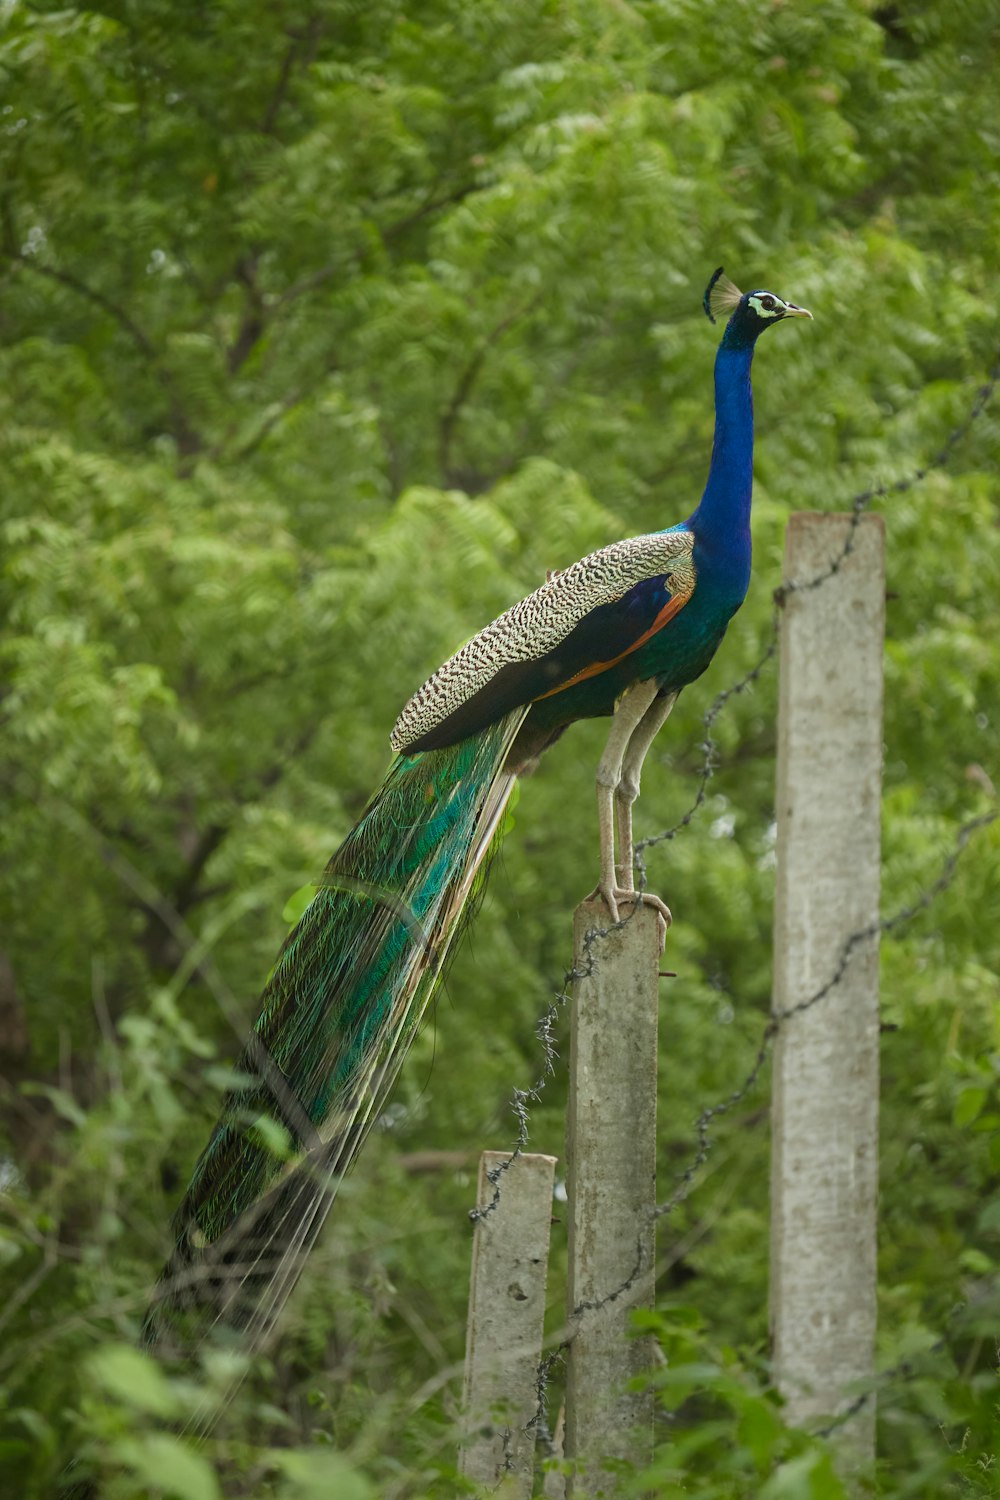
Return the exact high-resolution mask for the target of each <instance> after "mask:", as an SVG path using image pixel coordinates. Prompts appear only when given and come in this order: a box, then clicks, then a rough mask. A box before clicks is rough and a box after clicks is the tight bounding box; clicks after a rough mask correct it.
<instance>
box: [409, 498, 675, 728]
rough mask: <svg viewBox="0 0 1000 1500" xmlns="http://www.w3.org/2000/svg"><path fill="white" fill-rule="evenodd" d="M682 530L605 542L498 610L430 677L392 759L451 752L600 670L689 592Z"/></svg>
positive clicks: (664, 618) (666, 615)
mask: <svg viewBox="0 0 1000 1500" xmlns="http://www.w3.org/2000/svg"><path fill="white" fill-rule="evenodd" d="M693 548H694V537H693V536H692V534H691V532H690V531H686V530H684V529H683V528H678V529H676V530H672V531H657V532H650V533H647V534H645V535H643V536H637V537H629V538H628V539H627V540H625V541H621V542H612V543H611V545H610V546H608V547H602V548H600V550H599V551H597V552H591V553H590V554H589V555H588V556H587V557H584V558H581V560H580V561H579V562H577V563H573V565H572V566H571V567H569V568H566V569H565V571H564V572H561V573H557V574H555V575H554V576H552V577H550V578H549V579H548V580H547V581H546V582H545V583H543V584H542V586H541V587H540V588H538V589H536V590H535V592H534V593H533V594H529V595H528V597H527V598H526V599H522V600H520V602H519V603H517V604H514V605H512V606H511V608H510V609H508V610H505V611H504V613H503V614H502V615H500V616H498V618H497V619H495V620H494V621H493V622H492V623H491V624H489V625H487V626H486V628H485V629H484V630H481V631H480V632H479V634H478V635H476V636H473V638H472V640H470V641H468V642H466V644H465V645H464V646H463V647H462V648H461V650H459V651H456V653H455V655H454V656H452V657H450V658H449V659H448V661H446V662H445V663H444V665H443V666H441V667H439V668H438V670H437V671H436V672H435V673H434V674H433V676H432V677H429V678H428V679H427V681H426V682H425V683H424V684H423V686H422V687H421V688H418V690H417V691H416V692H415V693H414V695H413V697H412V698H411V699H410V701H409V703H407V705H406V707H405V708H404V709H403V711H402V713H401V714H400V716H399V718H398V719H397V720H396V725H395V727H394V729H393V731H392V737H391V744H392V748H393V749H394V750H396V751H399V752H403V753H413V752H416V751H418V750H431V749H436V748H438V747H440V746H442V745H448V744H453V743H455V741H457V740H460V739H463V738H464V737H465V736H466V735H469V734H474V733H476V732H477V731H478V730H480V729H482V728H484V727H485V725H487V724H489V723H492V722H494V721H495V720H496V719H498V718H500V717H501V716H502V715H503V714H506V713H510V712H511V711H512V710H513V709H515V708H518V707H520V706H522V705H524V704H527V703H533V702H534V701H535V700H536V699H538V698H544V697H547V696H549V695H550V694H552V693H557V692H560V691H562V690H563V689H564V688H567V687H571V686H573V684H574V683H577V682H581V681H583V680H584V679H585V678H587V677H591V676H594V675H596V674H597V673H598V672H603V671H606V670H607V669H608V668H609V667H611V666H614V665H615V664H616V663H617V662H619V661H621V660H622V659H623V657H626V656H628V654H629V653H630V652H632V651H635V650H637V649H638V647H639V646H641V645H642V644H643V643H644V642H645V641H647V640H649V638H650V636H652V635H653V634H655V632H656V631H657V630H660V629H662V627H663V626H664V625H665V624H666V623H667V621H668V620H669V619H671V618H672V617H673V616H674V615H675V614H677V613H678V612H679V611H680V610H681V609H683V607H684V605H685V604H686V603H687V601H688V599H690V597H691V595H692V593H693V592H694V585H695V570H694V561H693Z"/></svg>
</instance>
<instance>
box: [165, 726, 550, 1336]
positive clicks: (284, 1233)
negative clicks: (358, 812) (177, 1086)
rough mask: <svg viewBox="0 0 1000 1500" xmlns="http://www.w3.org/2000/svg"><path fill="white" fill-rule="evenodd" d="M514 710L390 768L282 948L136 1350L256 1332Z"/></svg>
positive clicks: (436, 972) (422, 943)
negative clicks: (217, 1327) (238, 1083)
mask: <svg viewBox="0 0 1000 1500" xmlns="http://www.w3.org/2000/svg"><path fill="white" fill-rule="evenodd" d="M525 712H526V710H524V709H518V710H515V711H514V712H513V713H510V714H508V715H506V716H505V717H504V718H501V719H499V720H498V721H497V722H496V723H495V724H492V725H490V726H488V727H487V728H485V729H483V730H481V731H480V732H479V733H478V734H474V735H471V736H469V737H468V738H466V739H464V740H461V741H459V742H458V743H457V744H454V745H450V746H447V747H445V748H443V749H438V750H428V751H423V752H420V753H417V754H413V755H400V756H398V757H397V758H396V759H395V760H394V761H393V763H392V765H391V766H390V768H389V770H388V772H387V774H386V777H385V780H384V781H383V783H382V785H381V787H380V788H379V790H378V791H377V792H376V793H375V795H374V796H373V797H372V799H371V801H370V802H369V804H368V807H367V808H366V810H365V812H364V814H363V815H362V817H361V819H360V820H359V822H358V823H357V825H356V826H355V827H354V828H353V829H352V831H351V832H350V833H349V834H348V836H347V838H346V839H345V840H344V843H343V844H342V845H341V847H340V848H339V849H338V850H337V852H336V853H335V854H334V856H333V858H332V859H331V860H330V862H329V864H328V866H327V868H326V871H325V872H324V875H323V878H322V880H321V881H320V883H319V885H318V888H317V891H316V895H315V897H314V898H313V900H312V901H311V902H310V904H309V906H308V908H307V909H306V911H305V913H304V914H303V916H302V919H301V920H300V922H299V923H298V925H297V926H296V927H295V928H294V929H293V931H292V932H291V933H290V934H289V936H288V938H287V939H286V941H285V943H284V946H283V947H282V950H281V952H280V954H279V956H278V959H277V962H276V964H275V966H274V969H273V971H272V973H271V976H270V978H269V980H268V983H267V986H266V988H265V990H264V994H263V998H262V1010H261V1014H260V1017H259V1019H258V1021H257V1023H256V1025H255V1027H254V1030H253V1033H252V1035H251V1037H250V1040H249V1042H248V1044H247V1046H246V1048H245V1050H244V1053H243V1056H242V1058H241V1060H240V1062H239V1063H238V1064H237V1073H238V1075H239V1076H240V1077H241V1078H242V1079H246V1082H245V1084H244V1086H242V1087H239V1088H237V1089H234V1090H233V1091H232V1092H230V1093H229V1094H228V1095H227V1097H226V1102H225V1105H224V1108H223V1113H222V1116H221V1118H220V1120H219V1122H218V1124H217V1125H216V1127H215V1129H214V1131H213V1133H212V1136H211V1139H210V1140H209V1142H208V1145H207V1146H206V1148H205V1150H204V1152H203V1153H202V1155H201V1158H200V1160H199V1161H198V1164H197V1166H196V1168H195V1171H194V1174H193V1177H192V1180H191V1183H190V1186H189V1188H188V1190H187V1193H186V1195H185V1197H184V1200H183V1202H182V1203H181V1205H180V1208H179V1210H178V1213H177V1217H176V1220H175V1229H176V1232H177V1243H176V1248H175V1250H174V1252H173V1255H172V1256H171V1258H170V1260H169V1262H168V1263H167V1265H166V1266H165V1268H164V1271H163V1274H162V1276H161V1278H160V1282H159V1285H158V1287H157V1292H156V1298H155V1301H154V1303H153V1306H152V1307H151V1309H150V1311H149V1313H148V1314H147V1318H146V1323H145V1327H144V1337H145V1340H146V1342H147V1343H153V1342H156V1341H162V1342H164V1343H167V1342H172V1343H180V1344H181V1346H182V1347H191V1345H192V1344H193V1343H195V1342H197V1341H199V1340H200V1339H202V1338H204V1337H205V1335H206V1334H207V1333H208V1332H209V1331H210V1329H211V1327H212V1326H213V1325H214V1324H216V1323H219V1324H221V1325H222V1326H223V1327H224V1328H227V1329H238V1330H240V1332H241V1334H242V1335H243V1336H244V1337H246V1338H249V1340H250V1341H251V1342H252V1343H257V1342H259V1341H260V1340H261V1339H262V1338H263V1337H264V1336H265V1335H266V1334H267V1333H268V1331H269V1330H270V1328H271V1326H272V1325H273V1323H274V1321H275V1318H276V1317H277V1315H278V1313H279V1312H280V1310H281V1307H282V1305H283V1303H284V1300H285V1298H286V1297H287V1296H288V1294H289V1292H290V1291H291V1289H292V1287H293V1285H294V1283H295V1280H296V1278H297V1275H298V1272H299V1271H300V1269H301V1267H302V1263H303V1261H304V1258H305V1256H306V1255H307V1254H308V1252H309V1250H310V1249H311V1247H312V1245H313V1244H314V1242H315V1240H316V1237H317V1235H318V1233H319V1231H320V1229H321V1227H322V1224H323V1221H324V1219H325V1217H326V1214H327V1212H328V1211H329V1208H330V1206H331V1204H332V1202H333V1199H334V1197H335V1196H336V1192H337V1188H338V1186H339V1183H340V1181H341V1179H342V1177H343V1175H344V1173H345V1172H346V1171H347V1170H348V1168H349V1167H350V1165H351V1163H352V1161H353V1159H354V1157H355V1156H356V1155H357V1153H358V1151H359V1150H360V1148H361V1146H362V1144H363V1143H364V1140H365V1137H366V1135H367V1132H368V1131H369V1129H370V1128H371V1126H372V1124H373V1123H374V1122H375V1120H376V1119H377V1118H378V1115H379V1113H380V1110H381V1106H382V1103H383V1101H384V1099H385V1096H386V1094H387V1093H388V1091H389V1089H390V1088H391V1086H392V1083H393V1081H394V1079H395V1077H396V1074H397V1073H398V1071H399V1068H400V1066H401V1064H402V1062H403V1059H404V1057H405V1055H406V1052H407V1049H408V1047H409V1045H410V1043H411V1041H412V1040H413V1037H414V1035H415V1033H416V1030H417V1027H418V1023H419V1021H420V1019H421V1017H422V1015H423V1013H424V1011H425V1009H426V1007H427V1003H428V1001H429V999H430V997H431V994H432V993H433V990H434V988H435V985H436V983H437V980H438V979H439V978H440V976H441V972H442V968H443V965H444V962H445V959H446V957H447V954H448V951H449V948H450V947H451V945H452V942H453V940H454V937H455V934H456V932H457V930H458V927H459V922H460V918H461V916H462V913H463V910H464V909H465V908H466V907H467V905H468V903H469V900H470V896H472V895H474V894H475V893H476V891H477V888H478V887H480V886H481V885H482V877H483V873H484V871H485V868H486V866H485V864H484V861H485V860H486V857H487V855H488V854H489V851H490V849H491V846H493V845H494V844H495V843H496V842H497V839H498V834H499V832H500V829H501V823H502V819H503V813H504V809H505V808H506V806H507V802H508V800H509V797H510V794H511V791H512V789H513V786H514V776H513V775H512V774H511V773H510V772H508V771H506V770H505V769H504V762H505V760H506V757H507V753H508V751H509V749H510V746H511V743H512V741H513V739H514V737H515V735H516V733H517V730H518V728H519V727H520V725H521V722H522V720H523V718H524V715H525Z"/></svg>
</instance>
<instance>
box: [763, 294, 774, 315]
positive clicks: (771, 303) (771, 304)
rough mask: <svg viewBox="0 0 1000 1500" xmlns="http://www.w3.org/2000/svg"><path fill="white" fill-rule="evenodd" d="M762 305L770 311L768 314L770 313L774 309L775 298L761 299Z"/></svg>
mask: <svg viewBox="0 0 1000 1500" xmlns="http://www.w3.org/2000/svg"><path fill="white" fill-rule="evenodd" d="M760 305H761V307H766V308H767V310H768V312H770V311H771V309H772V308H773V307H774V298H773V297H761V299H760Z"/></svg>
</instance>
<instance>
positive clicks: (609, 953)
mask: <svg viewBox="0 0 1000 1500" xmlns="http://www.w3.org/2000/svg"><path fill="white" fill-rule="evenodd" d="M623 915H628V909H627V908H626V909H625V910H624V911H623ZM608 925H609V924H608V913H607V909H606V907H605V906H604V904H603V902H599V901H598V902H592V901H585V902H583V903H582V905H580V906H578V907H577V910H576V917H575V926H574V936H575V948H574V954H575V959H574V962H575V967H576V969H577V970H578V971H579V972H581V973H583V974H584V975H585V977H584V978H582V979H579V980H578V981H577V984H576V994H575V998H574V1005H573V1012H572V1018H571V1023H570V1026H571V1030H570V1097H569V1113H568V1119H567V1156H568V1169H569V1180H568V1184H567V1187H568V1196H569V1203H568V1209H569V1288H568V1310H569V1323H570V1327H571V1329H572V1330H573V1333H572V1342H571V1344H570V1347H569V1357H568V1368H567V1385H566V1457H567V1458H568V1459H571V1460H575V1461H576V1464H577V1465H578V1469H577V1472H575V1473H572V1474H571V1477H570V1479H569V1484H568V1490H567V1493H568V1494H569V1495H570V1496H572V1497H577V1500H579V1497H583V1496H598V1495H607V1496H611V1495H614V1494H616V1493H617V1479H616V1476H615V1475H614V1474H613V1472H611V1471H609V1470H607V1469H606V1468H605V1467H604V1464H603V1460H605V1459H608V1458H612V1459H627V1460H629V1461H630V1462H631V1463H633V1464H636V1465H639V1466H641V1465H643V1464H647V1463H649V1462H650V1460H651V1458H652V1451H653V1397H652V1394H651V1393H648V1392H644V1393H643V1394H641V1395H640V1394H637V1393H635V1392H631V1391H627V1390H625V1386H626V1384H627V1382H628V1381H629V1380H630V1379H631V1378H632V1377H633V1376H635V1375H637V1374H640V1373H641V1372H642V1371H645V1370H648V1369H649V1367H650V1364H651V1359H650V1350H649V1347H648V1343H647V1342H646V1340H644V1339H641V1338H635V1337H633V1336H630V1333H629V1315H630V1313H631V1312H632V1310H633V1309H634V1308H637V1307H650V1306H652V1303H653V1285H654V1262H655V1220H654V1217H653V1211H654V1208H655V1204H656V1063H657V1052H656V1037H657V1015H658V1003H659V979H658V974H659V967H660V948H659V928H658V921H657V915H656V912H655V911H653V910H652V909H651V908H650V907H647V906H643V907H640V908H639V910H638V911H637V912H635V914H634V915H633V916H632V917H631V919H630V920H629V921H628V922H627V923H626V924H625V926H624V927H622V928H621V929H619V930H618V931H611V932H609V933H608V935H607V936H606V937H603V938H595V939H593V940H592V941H590V942H588V941H587V934H588V933H589V932H590V931H591V930H592V929H594V928H607V927H608Z"/></svg>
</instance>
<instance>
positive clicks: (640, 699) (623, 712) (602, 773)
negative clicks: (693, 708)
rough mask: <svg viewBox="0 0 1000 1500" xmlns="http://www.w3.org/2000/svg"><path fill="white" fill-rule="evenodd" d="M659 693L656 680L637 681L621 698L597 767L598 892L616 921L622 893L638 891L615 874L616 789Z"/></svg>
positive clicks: (613, 920)
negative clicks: (628, 887)
mask: <svg viewBox="0 0 1000 1500" xmlns="http://www.w3.org/2000/svg"><path fill="white" fill-rule="evenodd" d="M655 697H656V683H655V682H653V681H650V682H637V683H636V684H635V686H634V687H630V688H627V689H626V691H625V692H624V693H622V695H621V697H620V698H619V699H618V704H617V707H616V708H615V716H614V718H613V719H612V720H611V733H610V734H609V735H608V742H607V744H606V745H605V747H604V754H603V755H602V756H601V760H600V764H599V765H598V767H597V829H598V833H599V835H600V840H601V878H600V881H599V882H598V885H597V890H596V891H595V892H594V894H595V896H597V895H599V896H602V897H603V898H604V901H605V904H606V905H607V908H608V912H609V913H610V916H611V920H612V922H617V921H618V901H619V898H620V897H624V896H631V897H633V898H634V896H635V892H634V891H626V890H623V889H622V887H621V886H619V884H618V881H617V879H616V878H615V792H616V791H617V789H618V783H619V782H620V781H621V777H622V764H623V762H624V759H625V752H626V750H627V749H628V744H629V740H630V739H631V738H632V735H633V733H634V732H635V730H636V729H637V728H638V726H639V724H640V722H641V721H642V718H643V715H644V714H645V713H646V710H647V709H648V708H649V706H650V704H651V703H652V702H653V699H654V698H655Z"/></svg>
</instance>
